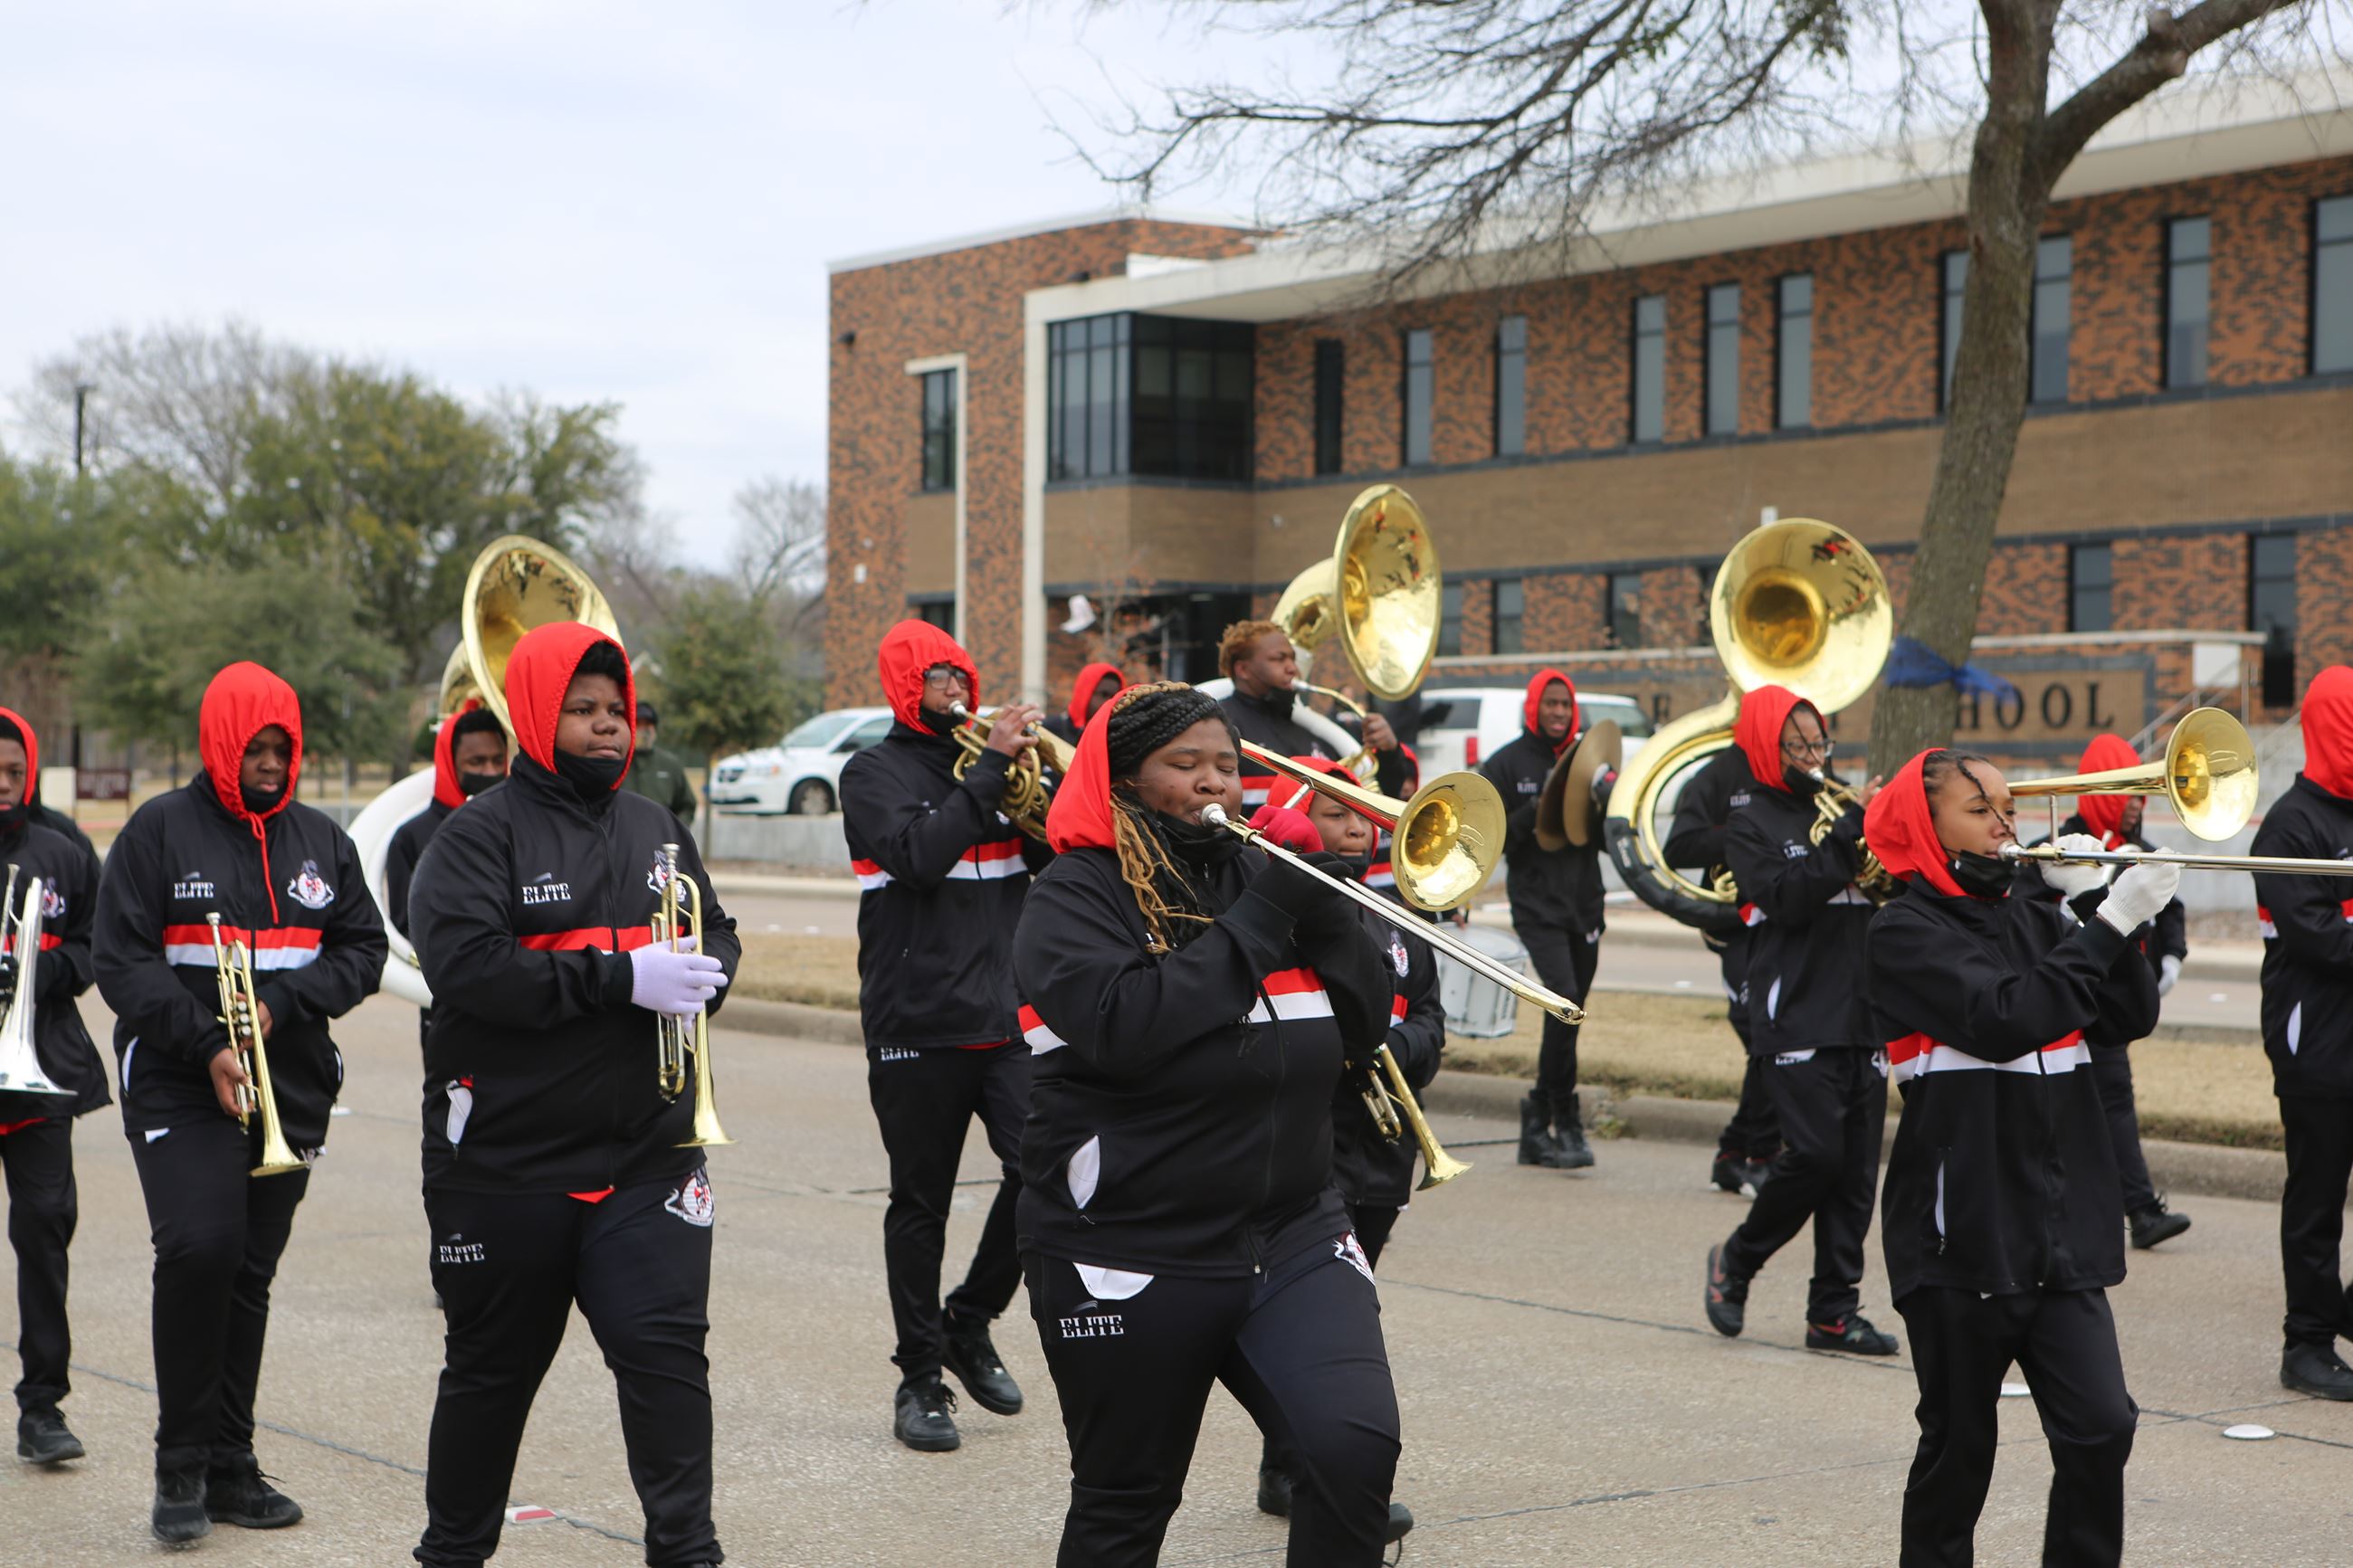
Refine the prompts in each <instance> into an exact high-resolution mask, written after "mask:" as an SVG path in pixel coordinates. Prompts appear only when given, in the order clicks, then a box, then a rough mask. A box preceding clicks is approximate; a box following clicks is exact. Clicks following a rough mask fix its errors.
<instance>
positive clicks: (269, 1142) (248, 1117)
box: [205, 910, 304, 1176]
mask: <svg viewBox="0 0 2353 1568" xmlns="http://www.w3.org/2000/svg"><path fill="white" fill-rule="evenodd" d="M205 922H206V924H207V925H209V926H211V927H212V930H213V970H214V973H215V974H216V977H217V978H218V980H219V982H220V998H221V1011H220V1021H221V1022H222V1023H223V1024H226V1025H227V1026H228V1043H229V1047H230V1049H232V1050H234V1051H236V1052H237V1066H239V1067H241V1068H244V1069H245V1076H246V1081H245V1082H244V1083H243V1084H240V1085H239V1086H238V1087H237V1125H238V1126H239V1127H245V1128H250V1127H251V1126H252V1125H253V1114H254V1112H255V1111H256V1110H259V1112H260V1113H261V1163H259V1165H256V1166H255V1167H254V1168H253V1169H252V1170H250V1171H248V1172H247V1174H248V1175H251V1176H282V1175H284V1174H286V1173H288V1172H289V1171H300V1170H302V1169H303V1168H304V1166H303V1164H302V1158H301V1155H299V1154H297V1153H295V1152H294V1151H293V1150H292V1149H291V1148H290V1147H288V1146H287V1142H286V1128H285V1124H284V1123H283V1122H281V1121H279V1119H278V1093H277V1090H275V1089H272V1088H270V1085H269V1051H268V1050H267V1049H266V1048H264V1047H263V1046H262V1043H261V1025H260V1019H261V998H260V995H259V993H258V992H257V991H256V990H255V988H254V984H253V950H252V949H251V948H250V947H248V946H247V945H246V942H245V939H244V938H243V937H238V938H237V940H236V941H234V942H223V941H222V940H221V918H220V911H219V910H213V911H211V912H209V913H207V914H206V916H205Z"/></svg>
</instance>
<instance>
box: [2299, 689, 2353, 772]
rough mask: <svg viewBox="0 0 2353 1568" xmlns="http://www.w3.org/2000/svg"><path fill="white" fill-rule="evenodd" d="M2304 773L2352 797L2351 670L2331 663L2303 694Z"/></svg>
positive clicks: (2352, 728)
mask: <svg viewBox="0 0 2353 1568" xmlns="http://www.w3.org/2000/svg"><path fill="white" fill-rule="evenodd" d="M2304 776H2305V777H2306V778H2308V779H2310V780H2311V781H2312V782H2313V783H2314V784H2318V785H2319V786H2320V787H2321V788H2322V789H2325V790H2327V792H2328V793H2329V794H2331V795H2336V796H2337V797H2339V798H2340V799H2345V800H2353V669H2348V668H2346V667H2345V666H2344V665H2341V664H2332V665H2330V666H2329V667H2328V668H2327V669H2324V670H2322V671H2321V672H2320V673H2319V674H2318V675H2316V676H2314V677H2313V678H2312V684H2311V685H2310V686H2309V687H2306V689H2305V693H2304Z"/></svg>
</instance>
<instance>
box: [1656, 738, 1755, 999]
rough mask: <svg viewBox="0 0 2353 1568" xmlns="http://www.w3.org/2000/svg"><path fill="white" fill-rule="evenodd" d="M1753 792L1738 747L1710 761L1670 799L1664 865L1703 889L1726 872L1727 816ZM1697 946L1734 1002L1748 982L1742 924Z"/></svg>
mask: <svg viewBox="0 0 2353 1568" xmlns="http://www.w3.org/2000/svg"><path fill="white" fill-rule="evenodd" d="M1756 788H1757V774H1756V772H1755V770H1753V769H1752V768H1750V767H1749V765H1748V753H1746V752H1743V751H1742V750H1741V749H1740V748H1739V747H1738V746H1726V747H1725V749H1724V750H1722V751H1720V752H1716V753H1715V756H1713V757H1710V758H1709V759H1708V760H1707V762H1706V763H1704V765H1703V766H1702V767H1701V768H1700V770H1699V772H1697V773H1694V774H1693V775H1692V776H1691V777H1690V778H1689V779H1687V780H1685V781H1684V783H1683V793H1681V794H1680V795H1676V796H1675V815H1674V820H1673V821H1672V822H1671V823H1669V824H1668V825H1667V838H1666V842H1665V843H1663V844H1662V845H1661V846H1659V847H1660V849H1661V850H1662V852H1663V853H1664V854H1665V856H1666V860H1667V864H1668V865H1670V866H1672V867H1674V868H1676V869H1677V870H1682V871H1697V872H1699V873H1700V880H1701V881H1703V882H1707V883H1713V882H1715V879H1716V878H1717V877H1719V876H1720V875H1722V874H1723V873H1724V872H1725V871H1726V870H1728V869H1730V868H1731V864H1732V863H1731V861H1730V860H1729V859H1728V858H1726V851H1725V839H1726V838H1727V837H1729V835H1730V833H1731V831H1732V814H1733V813H1734V812H1736V811H1737V810H1739V809H1740V808H1741V807H1742V806H1744V805H1747V804H1748V797H1749V795H1752V794H1753V793H1755V791H1756ZM1702 940H1704V942H1706V943H1707V945H1708V947H1709V948H1710V949H1711V950H1712V951H1714V952H1715V954H1716V956H1717V957H1718V958H1719V959H1721V960H1722V961H1723V964H1724V986H1725V991H1726V992H1728V993H1730V994H1734V995H1737V994H1739V991H1740V987H1741V986H1742V984H1745V983H1746V980H1747V978H1748V927H1747V926H1746V924H1745V923H1744V924H1741V925H1739V926H1736V927H1734V928H1733V929H1732V930H1731V931H1726V932H1725V933H1724V935H1722V936H1720V937H1719V936H1715V935H1713V934H1705V935H1704V936H1703V939H1702Z"/></svg>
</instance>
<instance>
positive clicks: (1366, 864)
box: [1327, 849, 1373, 882]
mask: <svg viewBox="0 0 2353 1568" xmlns="http://www.w3.org/2000/svg"><path fill="white" fill-rule="evenodd" d="M1327 853H1329V854H1330V855H1331V857H1332V858H1333V859H1335V860H1337V861H1338V862H1340V867H1341V869H1342V870H1343V871H1344V872H1345V873H1346V875H1347V878H1348V879H1349V880H1350V881H1352V882H1361V881H1363V880H1364V879H1365V873H1366V872H1367V871H1369V870H1371V869H1372V868H1373V857H1372V855H1371V853H1370V852H1369V851H1367V852H1366V853H1365V854H1362V855H1343V854H1341V853H1340V852H1339V851H1338V850H1336V849H1335V850H1330V851H1327Z"/></svg>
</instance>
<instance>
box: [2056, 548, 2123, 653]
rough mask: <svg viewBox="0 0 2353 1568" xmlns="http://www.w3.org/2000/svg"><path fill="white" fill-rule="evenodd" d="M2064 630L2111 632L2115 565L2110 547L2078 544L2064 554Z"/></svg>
mask: <svg viewBox="0 0 2353 1568" xmlns="http://www.w3.org/2000/svg"><path fill="white" fill-rule="evenodd" d="M2067 578H2068V582H2067V588H2068V606H2067V629H2068V630H2069V631H2072V632H2105V631H2108V630H2110V629H2112V626H2113V623H2112V621H2111V619H2110V616H2109V604H2110V596H2111V595H2113V593H2114V592H2115V586H2116V566H2115V555H2114V552H2113V550H2112V548H2111V547H2110V546H2108V545H2105V544H2078V545H2076V546H2074V547H2073V549H2071V550H2070V551H2069V552H2067Z"/></svg>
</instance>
